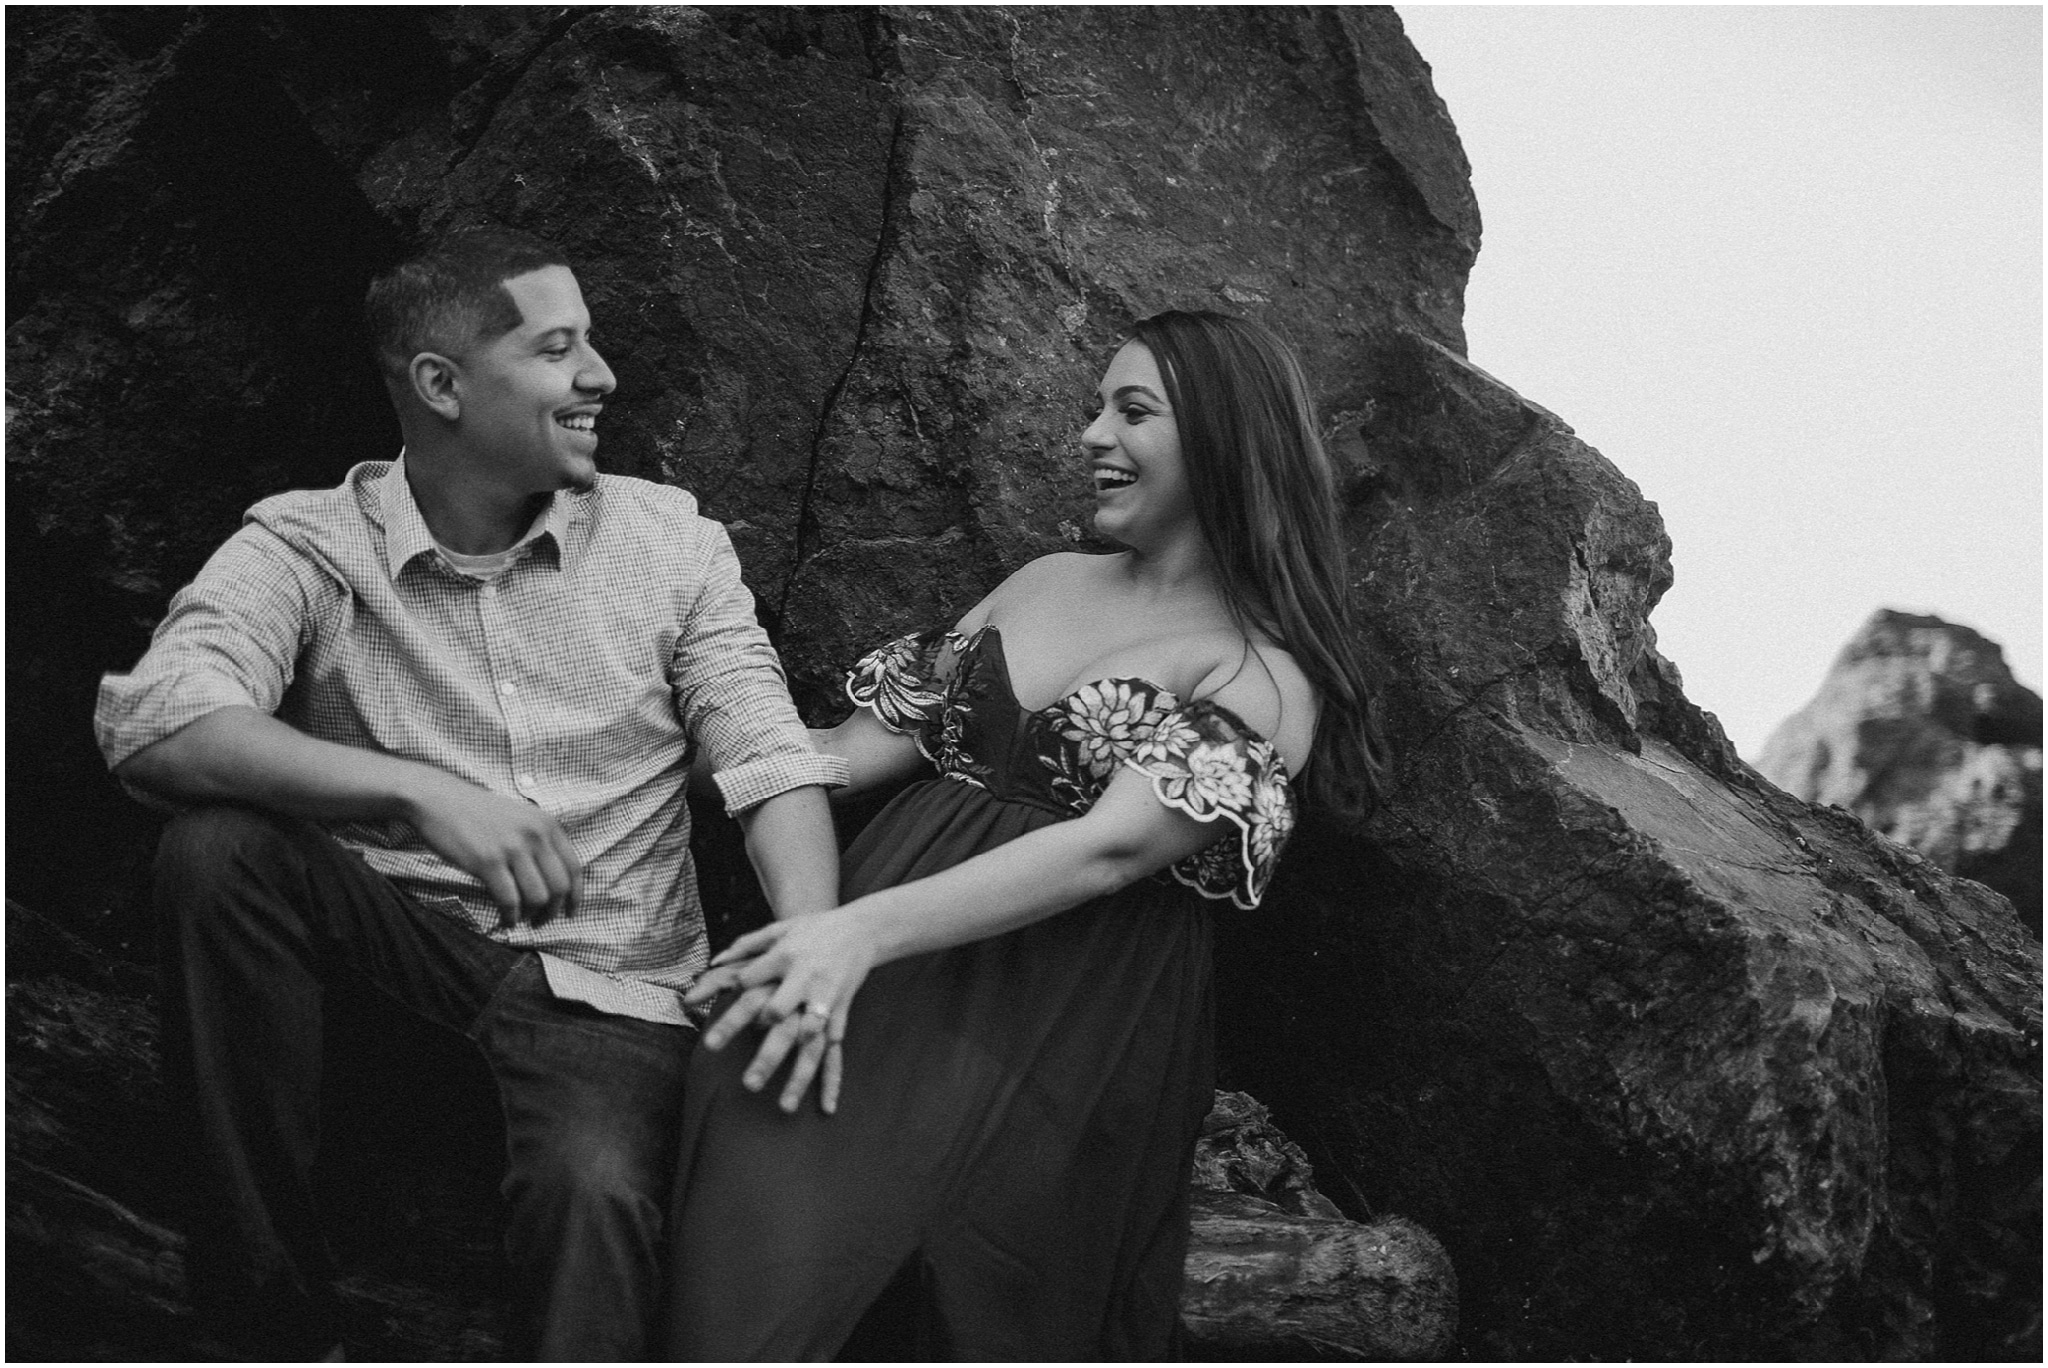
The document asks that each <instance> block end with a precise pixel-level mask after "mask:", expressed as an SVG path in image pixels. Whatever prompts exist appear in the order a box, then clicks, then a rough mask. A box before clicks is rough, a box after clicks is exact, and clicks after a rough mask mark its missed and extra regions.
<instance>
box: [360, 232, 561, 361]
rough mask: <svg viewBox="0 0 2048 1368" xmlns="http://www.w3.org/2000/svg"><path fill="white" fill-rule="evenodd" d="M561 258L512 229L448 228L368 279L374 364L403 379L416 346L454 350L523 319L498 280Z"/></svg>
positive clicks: (366, 305) (365, 308)
mask: <svg viewBox="0 0 2048 1368" xmlns="http://www.w3.org/2000/svg"><path fill="white" fill-rule="evenodd" d="M568 264H569V263H568V261H567V260H566V259H565V258H564V257H563V255H562V253H561V252H560V251H559V250H557V249H556V248H555V247H554V246H553V244H551V243H548V242H545V241H543V240H542V239H540V238H537V237H535V236H533V234H531V233H522V232H520V231H518V230H517V229H513V228H466V229H462V230H460V231H458V232H454V233H449V234H448V235H447V236H445V237H442V238H440V239H439V240H437V241H436V242H434V243H433V244H431V245H430V246H428V247H426V248H425V249H423V250H422V251H420V252H419V253H418V254H416V255H414V256H413V257H411V258H409V259H408V260H406V261H403V262H400V263H399V264H398V265H397V266H394V267H392V268H391V269H390V270H389V271H386V272H385V273H384V274H383V275H380V276H378V277H377V278H376V279H375V280H373V281H371V282H370V293H369V296H368V298H366V299H365V300H364V303H363V312H364V315H365V318H366V321H367V322H368V325H369V333H370V340H371V345H372V346H374V347H375V348H376V352H377V364H378V366H379V367H380V368H381V369H382V370H383V372H384V374H385V376H386V378H388V379H390V380H393V381H398V382H403V381H404V379H405V374H406V370H407V368H408V367H410V366H411V365H412V359H413V358H414V357H415V356H418V355H419V354H420V353H421V352H438V353H440V354H441V355H443V356H455V357H459V356H461V355H462V354H463V353H464V352H466V351H468V350H469V348H470V347H471V346H473V345H474V344H476V343H478V342H485V341H489V340H490V339H492V338H495V337H502V336H503V335H504V334H506V333H508V332H510V331H512V330H513V329H514V328H516V327H518V326H519V324H520V322H521V321H522V319H521V316H520V313H519V305H518V304H517V303H515V302H514V301H513V299H512V292H511V291H510V290H507V289H506V288H505V282H506V281H508V280H510V279H512V278H513V277H514V276H523V275H525V274H526V273H527V272H529V271H538V270H540V269H541V268H542V267H544V266H566V265H568Z"/></svg>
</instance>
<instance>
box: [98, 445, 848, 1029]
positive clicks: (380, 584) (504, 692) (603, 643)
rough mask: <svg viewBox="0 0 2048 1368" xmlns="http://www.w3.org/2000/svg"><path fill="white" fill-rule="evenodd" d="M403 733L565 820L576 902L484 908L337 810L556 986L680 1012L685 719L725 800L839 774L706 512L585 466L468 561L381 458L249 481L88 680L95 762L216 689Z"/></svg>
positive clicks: (699, 950) (222, 696)
mask: <svg viewBox="0 0 2048 1368" xmlns="http://www.w3.org/2000/svg"><path fill="white" fill-rule="evenodd" d="M233 705H241V706H246V707H252V708H257V709H260V710H261V711H263V712H269V713H275V714H276V715H277V716H278V717H280V718H282V719H283V720H284V721H286V722H289V723H291V724H292V725H293V726H296V727H298V728H299V729H300V730H302V731H304V732H306V733H308V734H309V735H312V736H316V737H320V738H323V739H325V740H328V741H336V742H340V743H341V744H343V745H348V746H360V747H362V748H364V749H366V750H375V751H382V752H385V753H386V754H390V755H397V756H402V757H404V758H406V759H409V760H417V761H420V762H422V763H424V764H428V765H433V766H435V767H436V768H439V769H443V770H446V771H448V772H449V773H451V774H454V775H457V776H459V777H460V778H463V779H467V780H468V781H469V782H471V783H473V784H476V785H478V786H480V787H482V788H486V789H489V790H491V791H492V792H494V793H501V794H505V795H508V796H513V797H518V798H523V799H526V800H528V801H530V802H533V803H536V804H538V805H539V806H541V807H542V808H545V809H546V810H547V811H548V812H549V813H551V814H553V816H554V817H555V818H556V819H557V820H558V821H559V822H560V823H561V824H562V827H563V830H564V831H566V832H567V833H568V836H569V839H570V841H571V842H572V843H574V845H575V848H576V853H577V855H578V856H580V857H581V859H582V861H583V868H584V891H583V898H582V901H581V902H580V903H579V904H578V907H577V910H576V913H575V915H573V916H569V917H556V918H554V919H553V920H551V921H549V922H548V923H547V924H546V925H545V926H540V927H534V926H528V925H524V924H521V925H516V926H512V927H508V928H502V929H501V928H500V927H499V926H498V924H497V923H498V910H497V907H496V905H495V904H493V903H492V902H491V900H490V898H489V896H488V895H487V894H486V893H485V892H484V889H483V886H482V884H480V883H479V882H478V881H477V880H475V879H474V878H472V877H470V876H469V875H468V874H465V873H464V872H463V871H461V870H459V869H457V868H455V867H454V866H452V865H450V864H448V863H447V862H446V861H444V860H442V859H441V858H440V857H439V856H438V855H436V854H435V853H434V852H433V851H431V850H429V849H428V848H427V847H426V845H425V844H424V843H423V842H421V840H420V839H419V835H418V833H417V832H415V831H414V830H413V828H412V827H411V825H410V824H408V823H405V822H401V821H388V822H351V823H344V824H337V825H336V826H335V827H334V828H333V831H334V834H335V836H336V837H337V838H338V839H340V840H341V841H342V842H343V843H344V844H345V845H348V846H350V847H352V848H354V849H355V850H357V851H359V852H361V854H362V856H363V858H364V859H365V860H366V861H368V862H369V864H370V865H371V867H372V868H374V869H376V870H377V871H379V872H380V873H382V874H384V875H386V876H387V877H389V878H390V879H391V880H392V881H393V882H395V883H396V884H398V885H399V887H401V888H403V889H404V890H405V891H406V892H407V893H409V894H411V895H412V896H413V897H414V898H416V899H418V900H419V901H420V902H422V903H424V904H426V905H427V906H429V907H431V908H434V909H436V910H438V911H441V912H444V913H446V914H447V915H449V916H451V917H454V918H456V919H458V920H459V921H462V922H464V923H466V924H467V925H469V926H470V927H472V928H474V929H475V930H477V931H478V932H481V933H482V934H484V935H487V936H490V937H492V938H493V939H495V940H499V941H503V942H505V943H507V944H511V945H516V946H521V947H527V948H532V949H534V950H538V951H541V952H543V962H544V964H545V965H546V968H547V971H548V978H549V981H550V983H551V984H552V986H553V987H554V990H555V992H556V993H557V994H558V995H560V996H565V997H571V998H575V999H577V1000H579V1001H583V1002H588V1003H590V1004H591V1005H593V1006H596V1007H599V1008H601V1009H603V1010H605V1011H610V1012H616V1013H620V1014H623V1015H628V1016H638V1017H645V1018H648V1019H652V1020H657V1021H676V1022H680V1021H682V1020H683V1019H684V1018H683V1014H682V1011H681V1007H680V1004H679V1003H678V1001H677V997H676V994H677V991H678V990H679V989H682V988H684V987H687V986H688V985H689V983H690V982H691V981H692V980H693V979H695V978H696V976H697V975H698V974H699V973H701V972H702V971H703V969H704V966H705V963H706V961H707V946H706V943H705V935H704V916H703V907H702V904H701V903H700V902H699V901H698V894H697V879H696V871H695V868H694V866H693V865H692V862H691V858H690V847H689V841H690V814H689V808H688V806H687V805H686V804H685V802H684V797H683V789H684V783H685V780H686V778H687V776H688V771H689V760H690V756H691V754H692V749H693V748H692V744H691V743H692V742H693V741H694V742H695V744H696V745H697V746H700V747H702V748H703V749H704V750H705V751H706V752H707V753H708V754H709V755H710V757H711V760H712V763H713V766H714V768H715V771H716V775H717V782H718V786H719V790H720V793H721V795H722V796H723V797H724V799H725V802H726V806H727V809H728V810H729V811H732V812H735V813H737V812H742V811H745V810H746V809H748V808H750V807H752V806H754V805H755V804H758V803H760V802H763V801H765V800H766V799H768V798H772V797H774V796H775V795H776V794H779V793H783V792H786V791H788V790H790V789H794V788H798V787H801V786H803V785H805V784H825V785H837V784H843V783H845V782H846V767H845V763H844V762H843V761H840V760H838V759H836V758H833V757H826V756H821V755H819V754H818V753H817V752H815V751H814V750H813V749H812V748H811V745H810V742H809V739H808V737H807V736H806V734H805V731H804V727H803V724H802V722H801V720H800V719H799V718H798V717H797V714H796V709H795V707H794V706H793V705H792V704H791V703H790V700H789V690H788V687H787V685H786V683H785V682H784V677H783V673H782V665H781V662H780V660H778V659H777V657H776V655H775V651H774V648H773V647H771V646H770V645H769V644H768V639H767V636H766V635H765V634H764V633H763V632H762V631H761V628H760V626H759V624H758V623H757V622H756V621H755V618H754V605H753V597H752V595H750V594H749V593H748V592H747V590H746V587H745V586H744V585H743V584H742V583H741V582H740V567H739V561H738V559H737V558H736V557H735V556H734V555H733V550H732V543H731V541H730V539H729V538H728V537H727V536H726V533H725V529H724V528H723V527H721V526H720V525H719V524H717V523H715V522H712V521H711V520H709V519H707V518H703V517H700V516H698V513H697V502H696V500H695V499H694V498H692V497H691V496H690V495H689V494H687V493H685V492H683V491H682V490H679V489H673V488H670V487H668V486H665V485H657V484H650V483H648V482H646V481H644V480H634V479H627V478H623V477H620V476H613V475H603V476H600V477H599V478H598V483H597V486H596V488H595V489H594V490H592V491H591V492H589V493H587V494H570V493H559V494H557V495H555V497H554V502H553V506H552V507H551V508H550V509H549V511H548V514H547V516H546V519H545V523H544V526H543V529H542V530H541V532H540V533H539V535H538V536H536V537H534V538H533V539H532V540H530V541H529V542H527V543H526V544H525V546H524V548H523V551H522V554H520V555H519V556H518V557H516V558H515V560H514V562H513V563H512V564H511V565H510V566H509V567H508V568H507V569H506V570H505V571H504V572H503V573H502V574H500V575H498V576H497V577H495V578H494V579H492V580H490V581H488V582H484V581H479V580H477V579H475V578H472V577H469V576H465V575H462V574H459V573H457V572H456V571H455V570H454V569H452V568H451V567H450V566H449V564H448V563H447V562H446V560H444V559H443V558H442V556H441V555H440V554H439V553H438V552H437V551H436V549H435V547H434V542H433V538H432V536H431V534H430V533H429V532H428V530H427V526H426V522H425V520H424V519H423V518H422V517H421V516H420V511H419V507H418V505H417V504H415V503H414V502H413V497H412V490H411V487H410V486H409V485H408V484H407V482H406V478H405V467H404V463H403V460H402V459H401V460H400V461H398V462H382V461H373V462H366V463H365V464H362V465H359V466H357V467H356V468H355V469H354V470H352V471H350V472H349V474H348V478H347V479H346V480H345V481H343V483H342V484H341V485H340V487H338V488H335V489H326V490H302V491H297V492H293V493H289V494H280V495H278V496H276V497H275V498H270V499H265V500H264V501H263V502H262V503H259V504H257V505H256V506H255V507H254V508H252V509H250V510H249V512H248V514H247V515H246V518H245V520H244V523H243V526H242V527H241V529H240V530H239V531H237V532H236V533H235V535H234V536H233V537H231V538H229V539H228V541H227V542H226V544H224V545H223V546H222V547H221V548H220V550H219V551H217V552H215V553H214V555H213V558H212V559H211V560H209V561H208V562H207V564H206V566H205V568H204V569H202V570H201V571H200V572H199V576H198V578H196V579H195V580H193V582H192V583H191V584H189V585H187V586H186V587H185V588H184V589H181V590H180V591H179V592H178V594H177V596H176V597H175V598H173V599H172V600H171V607H170V612H169V613H168V615H167V616H166V617H165V618H164V620H163V622H162V624H161V625H159V626H158V628H157V630H156V635H155V637H154V638H153V639H152V641H151V643H150V647H149V651H148V653H147V654H146V655H144V656H143V658H142V661H141V662H140V663H139V664H138V665H137V666H136V667H135V670H134V672H133V673H131V674H127V675H108V676H106V678H105V679H104V680H102V682H101V685H100V696H99V706H98V709H97V713H96V716H95V719H94V721H95V724H96V726H97V728H98V731H99V739H100V748H101V750H102V751H103V752H104V753H105V755H106V758H107V763H108V764H109V765H118V764H119V763H121V762H122V761H123V760H125V759H127V758H128V757H129V756H131V755H133V754H135V753H136V752H137V751H139V750H141V749H143V748H144V747H145V746H148V745H150V744H151V743H152V742H155V741H158V740H161V739H162V738H164V737H166V736H169V735H170V734H171V733H173V732H175V731H177V730H178V729H179V728H181V727H183V726H185V725H186V724H187V723H189V722H192V721H193V720H195V719H196V718H199V717H202V716H204V715H205V714H207V713H209V712H212V711H214V710H215V709H217V708H223V707H229V706H233Z"/></svg>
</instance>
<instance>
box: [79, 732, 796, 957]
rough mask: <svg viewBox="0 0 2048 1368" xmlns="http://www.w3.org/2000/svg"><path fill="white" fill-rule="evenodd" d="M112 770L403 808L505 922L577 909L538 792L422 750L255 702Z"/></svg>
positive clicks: (278, 800)
mask: <svg viewBox="0 0 2048 1368" xmlns="http://www.w3.org/2000/svg"><path fill="white" fill-rule="evenodd" d="M114 773H115V775H116V776H117V777H118V778H120V779H121V780H122V781H123V782H125V783H130V784H134V785H135V786H137V787H138V788H140V789H142V790H143V791H144V792H147V793H151V794H154V795H156V796H157V797H159V798H163V799H167V800H169V801H171V802H174V803H247V804H249V805H250V806H251V807H258V808H262V809H264V810H266V811H270V812H282V813H287V814H289V815H291V816H294V817H309V818H311V819H313V820H314V821H316V822H336V821H384V820H387V819H389V818H393V817H397V818H402V819H404V820H405V821H408V822H411V823H412V825H413V827H414V828H415V829H416V830H417V831H418V832H419V833H420V839H421V840H423V841H425V842H426V843H427V845H428V846H429V847H430V848H431V849H432V850H433V852H434V853H435V854H436V855H439V856H440V857H441V858H442V859H444V860H446V861H447V862H448V863H449V864H452V865H454V866H455V867H456V868H457V869H460V870H462V871H464V872H465V873H468V874H473V875H475V876H476V878H477V879H478V880H479V881H481V882H482V884H483V886H484V888H485V890H486V891H488V892H489V893H490V895H491V900H492V901H493V902H495V903H497V904H498V908H499V913H500V921H499V924H500V925H501V926H510V925H512V924H513V923H514V922H519V921H529V922H532V923H533V924H534V925H535V926H539V925H540V924H542V923H543V922H545V921H547V920H548V919H549V918H550V917H553V916H554V915H555V914H557V913H561V914H563V915H567V914H569V913H572V912H574V911H575V910H576V903H577V901H578V900H579V899H580V898H581V897H582V895H583V862H582V861H581V860H579V859H577V858H576V849H575V847H574V846H572V845H570V844H569V837H568V835H567V833H565V832H564V831H563V830H562V827H561V823H559V822H557V821H556V820H555V819H554V818H553V817H550V816H549V815H548V814H547V813H545V812H543V811H541V810H540V809H539V808H537V807H535V806H534V805H533V804H532V803H528V802H525V801H524V800H522V799H518V798H506V797H502V796H500V795H498V794H495V793H492V792H490V791H489V790H487V789H481V788H478V787H477V786H476V785H475V784H472V783H469V782H468V781H466V780H463V779H458V778H456V777H455V776H454V775H452V774H450V773H448V772H447V771H446V770H441V769H436V768H434V767H433V766H432V765H423V764H421V763H419V762H418V761H416V760H404V759H401V758H399V757H398V756H395V755H385V754H383V753H382V752H379V751H374V750H366V749H364V748H362V747H358V746H344V745H339V744H337V743H335V742H333V741H322V740H319V739H318V738H315V737H311V736H307V735H306V734H305V733H304V732H301V731H299V730H298V729H296V728H294V727H292V726H289V725H287V724H286V723H284V722H281V721H279V720H278V719H277V718H275V717H272V716H270V714H268V713H263V712H258V711H257V710H256V709H254V708H246V707H230V708H219V709H216V710H215V711H213V712H210V713H208V714H206V716H204V717H201V718H199V719H198V720H197V721H194V722H191V723H188V724H186V725H185V726H184V727H182V728H180V729H179V730H178V731H175V732H173V733H172V734H171V735H169V736H167V737H165V738H163V739H162V740H161V741H158V742H155V743H154V744H152V745H150V746H147V747H145V748H144V749H142V750H140V751H137V752H136V753H135V754H134V755H131V756H129V757H128V759H126V760H124V761H123V762H121V764H120V765H119V766H117V767H116V768H115V770H114ZM821 803H822V800H821ZM835 869H836V866H835Z"/></svg>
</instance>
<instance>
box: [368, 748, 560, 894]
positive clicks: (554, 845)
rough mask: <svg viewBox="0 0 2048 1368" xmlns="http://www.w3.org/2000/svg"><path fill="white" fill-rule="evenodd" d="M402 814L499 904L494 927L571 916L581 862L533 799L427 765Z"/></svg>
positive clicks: (555, 824)
mask: <svg viewBox="0 0 2048 1368" xmlns="http://www.w3.org/2000/svg"><path fill="white" fill-rule="evenodd" d="M416 788H417V790H418V791H417V792H416V793H415V794H414V795H412V797H411V799H410V801H409V802H408V803H407V804H406V816H407V818H408V819H409V820H410V821H411V822H412V824H413V826H414V828H415V829H416V830H418V832H419V833H420V839H421V840H423V841H425V842H426V843H427V845H428V846H429V847H430V848H431V849H432V850H433V852H434V853H435V854H436V855H439V856H440V857H441V858H442V859H444V860H446V861H447V862H448V863H449V864H452V865H454V866H455V867H456V868H457V869H460V870H462V871H464V872H465V873H468V874H472V875H474V876H476V878H477V879H478V880H479V881H480V882H481V883H482V884H483V886H484V889H485V891H486V892H488V893H489V894H490V895H491V901H492V902H495V903H496V904H497V905H498V925H499V926H501V927H504V926H511V925H513V924H514V923H515V922H521V921H525V922H531V923H532V924H533V925H535V926H542V925H545V924H546V923H547V922H548V920H549V919H551V918H552V917H554V916H555V915H556V914H557V913H560V914H561V915H563V916H569V915H572V914H573V913H574V912H575V911H576V904H577V902H578V900H579V899H581V898H582V896H583V862H582V861H581V860H579V859H578V858H577V857H576V848H575V847H574V846H572V845H571V844H570V843H569V836H568V833H567V832H565V831H563V830H562V826H561V823H559V822H557V821H556V820H555V819H554V818H553V817H551V816H549V815H548V814H547V813H546V812H544V811H542V810H541V809H540V808H538V807H536V806H534V805H533V804H532V803H529V802H525V801H524V800H522V799H518V798H507V797H504V796H502V795H500V794H496V793H492V792H490V791H489V790H488V789H481V788H478V787H477V786H476V785H474V784H471V783H466V782H465V781H463V780H461V779H457V778H456V777H455V776H453V775H448V774H441V773H440V772H439V771H433V770H429V771H426V772H425V774H423V775H422V776H421V777H420V780H419V782H418V783H417V785H416Z"/></svg>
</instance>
